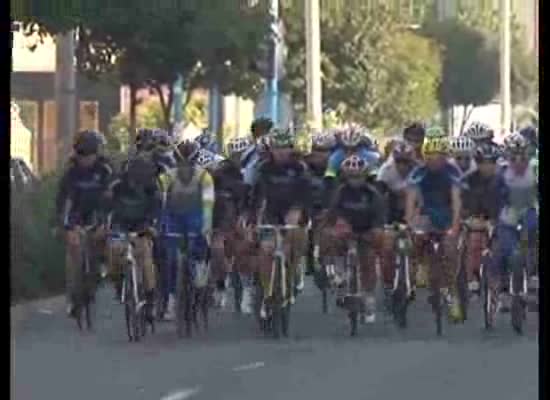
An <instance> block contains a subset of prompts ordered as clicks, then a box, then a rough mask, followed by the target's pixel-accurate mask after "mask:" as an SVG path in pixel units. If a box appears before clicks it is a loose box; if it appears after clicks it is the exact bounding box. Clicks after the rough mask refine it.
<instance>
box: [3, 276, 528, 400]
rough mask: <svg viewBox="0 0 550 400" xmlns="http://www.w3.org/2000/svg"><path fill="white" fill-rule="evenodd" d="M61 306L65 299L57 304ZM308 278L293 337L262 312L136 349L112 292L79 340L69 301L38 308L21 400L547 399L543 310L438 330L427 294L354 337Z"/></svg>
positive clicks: (31, 315)
mask: <svg viewBox="0 0 550 400" xmlns="http://www.w3.org/2000/svg"><path fill="white" fill-rule="evenodd" d="M53 303H55V302H53ZM320 305H321V300H320V295H319V293H318V291H317V289H316V288H315V287H314V286H313V285H312V284H311V283H310V282H309V281H308V285H307V286H306V290H305V291H304V293H303V294H302V296H301V297H299V298H298V301H297V304H296V306H295V308H294V309H293V314H292V322H291V323H292V325H291V330H292V334H291V338H289V339H286V340H281V341H279V342H274V341H273V340H268V339H265V338H262V337H261V336H260V335H259V334H258V332H257V329H256V325H255V323H254V321H253V320H252V318H251V317H237V316H235V315H233V314H232V313H231V312H230V311H221V312H215V313H214V314H213V315H212V323H211V328H210V331H209V332H208V333H206V334H203V335H201V336H199V337H195V338H192V339H183V340H178V339H177V338H176V335H175V327H174V326H173V324H169V323H163V324H162V325H161V326H160V327H158V329H157V333H156V335H155V336H148V337H146V338H145V339H144V340H143V341H142V342H141V343H137V344H135V343H132V344H131V343H128V340H127V337H126V332H125V327H124V323H123V321H124V320H123V318H124V317H123V308H122V306H120V305H118V304H116V303H115V302H114V301H113V300H112V291H111V290H110V289H107V290H103V291H102V292H101V293H100V298H99V303H98V307H99V308H98V326H97V330H96V332H95V333H84V334H83V333H79V332H78V331H77V328H76V324H75V323H74V321H72V320H69V319H68V318H67V317H66V316H65V315H64V310H63V303H62V301H58V302H57V303H55V304H51V303H50V304H45V305H44V304H42V305H41V304H38V305H35V306H33V307H32V309H31V310H30V311H29V312H28V313H27V315H26V316H25V317H24V318H22V320H21V321H19V323H18V324H17V326H14V327H12V396H11V398H12V399H17V400H63V399H71V400H72V399H79V400H88V399H89V400H97V399H104V400H111V399H112V400H141V399H147V400H182V399H188V398H189V399H193V400H195V399H196V400H206V399H212V400H215V399H221V400H232V399H238V400H252V399H262V400H275V399H284V400H294V399H300V400H308V399H315V400H324V399H331V400H332V399H335V398H338V397H339V396H340V397H343V396H345V397H346V398H350V399H358V400H369V399H377V400H379V399H380V400H382V399H383V400H386V399H387V400H394V399H417V398H418V399H423V400H430V399H438V400H439V399H442V398H443V399H445V400H464V399H468V400H475V399H485V400H492V399H498V400H519V399H521V400H531V399H538V387H539V385H538V314H536V313H535V314H529V317H528V327H527V330H526V333H525V335H524V336H523V337H518V336H517V335H516V334H515V333H514V332H513V331H512V328H511V326H510V323H509V315H502V316H501V317H500V319H499V322H498V326H497V329H496V331H495V332H494V333H491V334H487V333H485V332H484V331H483V330H482V329H481V325H482V320H481V312H480V310H479V307H478V306H477V305H475V306H474V308H475V309H474V310H472V311H471V314H473V315H471V317H470V320H468V321H467V322H466V324H464V325H458V326H447V325H446V326H445V332H444V337H443V338H437V337H436V335H435V326H434V323H433V318H432V314H431V311H430V308H429V306H428V305H427V302H426V295H425V293H420V294H419V296H418V299H417V301H416V302H415V303H414V304H413V305H412V306H411V309H410V327H409V328H408V329H407V330H406V331H400V330H399V329H397V328H396V327H395V326H393V323H392V322H391V321H389V320H386V319H385V318H384V317H383V314H380V313H379V314H378V320H377V322H376V323H375V324H374V325H369V326H362V327H361V332H360V336H359V337H357V338H350V337H349V336H348V335H349V330H348V329H349V328H348V323H347V319H346V318H345V315H344V313H343V312H342V311H341V310H339V309H336V308H335V307H333V308H332V309H331V311H330V312H329V314H328V315H323V314H321V311H320V310H321V307H320Z"/></svg>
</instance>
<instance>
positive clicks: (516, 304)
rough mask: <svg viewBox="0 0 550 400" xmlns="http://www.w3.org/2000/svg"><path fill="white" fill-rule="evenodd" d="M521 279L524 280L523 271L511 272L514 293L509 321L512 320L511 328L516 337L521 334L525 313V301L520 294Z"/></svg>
mask: <svg viewBox="0 0 550 400" xmlns="http://www.w3.org/2000/svg"><path fill="white" fill-rule="evenodd" d="M523 278H524V270H523V269H520V270H519V271H514V272H512V285H513V288H512V289H513V290H512V292H513V293H515V294H514V295H513V296H512V307H511V310H510V313H511V319H512V321H511V322H512V328H513V329H514V331H515V332H516V333H517V334H518V335H522V334H523V321H525V318H526V311H525V306H526V304H525V299H524V298H523V297H522V295H521V294H519V293H521V292H522V290H523V288H522V284H523Z"/></svg>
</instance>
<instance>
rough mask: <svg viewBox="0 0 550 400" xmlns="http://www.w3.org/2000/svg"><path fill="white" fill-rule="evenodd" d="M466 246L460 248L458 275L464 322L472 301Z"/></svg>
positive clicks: (459, 297)
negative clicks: (466, 262) (466, 263)
mask: <svg viewBox="0 0 550 400" xmlns="http://www.w3.org/2000/svg"><path fill="white" fill-rule="evenodd" d="M465 258H466V248H465V247H464V248H463V249H461V250H460V254H459V257H458V260H459V265H458V276H457V289H458V301H459V302H460V308H461V309H462V318H463V320H462V322H464V321H466V320H467V319H468V306H469V302H470V292H469V290H468V279H467V276H466V265H465Z"/></svg>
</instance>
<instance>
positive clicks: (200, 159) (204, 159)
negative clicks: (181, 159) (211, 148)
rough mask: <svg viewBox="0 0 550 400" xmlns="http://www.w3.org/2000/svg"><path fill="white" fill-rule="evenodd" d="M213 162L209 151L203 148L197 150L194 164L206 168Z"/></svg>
mask: <svg viewBox="0 0 550 400" xmlns="http://www.w3.org/2000/svg"><path fill="white" fill-rule="evenodd" d="M213 162H214V157H212V154H210V153H209V152H206V151H204V149H201V150H199V153H198V155H197V158H196V160H195V164H196V165H198V166H199V167H202V168H206V167H208V166H209V165H210V164H212V163H213Z"/></svg>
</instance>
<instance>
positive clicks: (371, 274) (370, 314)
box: [358, 232, 382, 322]
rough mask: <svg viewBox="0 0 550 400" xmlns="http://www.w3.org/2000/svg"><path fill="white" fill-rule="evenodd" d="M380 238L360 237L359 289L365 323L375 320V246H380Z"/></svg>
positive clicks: (369, 233)
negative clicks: (362, 296)
mask: <svg viewBox="0 0 550 400" xmlns="http://www.w3.org/2000/svg"><path fill="white" fill-rule="evenodd" d="M381 239H382V238H381V236H380V235H377V234H375V233H373V232H368V233H365V234H364V235H362V238H361V240H360V242H359V248H358V252H359V254H358V255H359V268H360V274H361V276H360V278H361V289H362V292H363V293H364V299H365V305H366V310H365V311H366V315H365V321H366V322H374V321H375V318H376V297H375V289H376V250H375V248H376V246H377V245H378V246H380V245H381Z"/></svg>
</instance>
